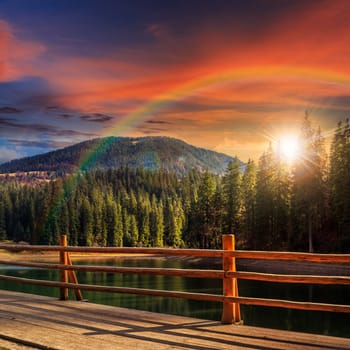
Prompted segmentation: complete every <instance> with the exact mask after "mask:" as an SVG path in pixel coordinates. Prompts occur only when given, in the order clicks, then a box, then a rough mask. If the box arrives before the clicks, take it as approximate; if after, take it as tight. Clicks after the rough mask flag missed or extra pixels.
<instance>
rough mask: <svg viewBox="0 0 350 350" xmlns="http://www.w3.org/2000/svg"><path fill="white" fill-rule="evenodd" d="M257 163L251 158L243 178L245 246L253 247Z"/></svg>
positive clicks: (242, 237) (242, 232)
mask: <svg viewBox="0 0 350 350" xmlns="http://www.w3.org/2000/svg"><path fill="white" fill-rule="evenodd" d="M256 172H257V169H256V165H255V163H254V161H253V160H251V159H249V160H248V163H247V165H246V168H245V172H244V175H243V178H242V225H241V241H242V244H243V247H245V248H251V246H250V242H251V241H252V240H253V236H254V230H255V226H256Z"/></svg>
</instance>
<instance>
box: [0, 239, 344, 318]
mask: <svg viewBox="0 0 350 350" xmlns="http://www.w3.org/2000/svg"><path fill="white" fill-rule="evenodd" d="M60 244H61V245H60V246H35V245H34V246H31V245H8V244H0V249H6V250H8V251H19V250H27V251H42V252H48V251H49V252H59V264H52V263H42V262H21V261H14V260H0V264H2V265H12V266H23V267H33V268H45V269H56V270H59V271H60V281H47V280H36V279H27V278H22V277H14V276H7V275H0V280H4V281H13V282H18V283H27V284H33V285H42V286H48V287H58V288H60V299H61V300H67V299H68V290H69V289H72V290H74V292H75V296H76V299H77V300H82V298H83V297H82V293H81V291H82V290H89V291H98V292H112V293H127V294H139V295H151V296H162V297H174V298H184V299H192V300H201V301H213V302H221V303H223V312H222V322H223V323H238V322H240V321H241V315H240V307H239V306H240V304H248V305H259V306H272V307H282V308H291V309H302V310H318V311H330V312H343V313H350V305H339V304H324V303H313V302H297V301H289V300H277V299H263V298H252V297H240V296H239V295H238V284H237V280H238V279H249V280H258V281H268V282H281V283H282V282H283V283H309V284H340V285H350V276H313V275H312V276H311V275H281V274H267V273H258V272H241V271H236V259H237V258H239V259H265V260H288V261H309V262H318V263H324V262H327V263H350V254H310V253H290V252H267V251H266V252H262V251H240V250H235V240H234V236H233V235H224V236H223V249H222V250H210V249H171V248H126V247H124V248H119V247H106V248H102V247H68V246H67V238H66V236H65V235H63V236H61V242H60ZM77 252H78V253H96V254H101V253H103V254H106V253H109V254H117V253H123V254H137V253H142V254H151V255H166V256H171V255H176V256H187V257H188V256H190V257H210V258H221V259H222V266H223V268H222V269H221V270H200V269H174V268H166V269H165V268H144V267H142V268H137V267H115V266H87V265H72V261H71V257H70V254H69V253H77ZM75 271H89V272H110V273H123V274H152V275H164V276H181V277H191V278H212V279H222V281H223V294H222V295H218V294H205V293H192V292H180V291H167V290H154V289H143V288H130V287H119V286H101V285H87V284H79V283H78V281H77V278H76V275H75ZM69 280H70V282H69Z"/></svg>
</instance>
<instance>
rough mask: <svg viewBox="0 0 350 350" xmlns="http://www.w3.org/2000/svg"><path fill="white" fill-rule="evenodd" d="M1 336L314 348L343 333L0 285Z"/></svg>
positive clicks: (120, 345)
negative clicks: (235, 321)
mask: <svg viewBox="0 0 350 350" xmlns="http://www.w3.org/2000/svg"><path fill="white" fill-rule="evenodd" d="M0 324H1V328H0V347H1V345H2V342H1V340H2V338H1V336H4V337H9V338H10V339H11V341H12V342H16V341H18V342H20V341H23V342H25V343H27V344H32V345H34V347H35V348H37V349H44V348H45V347H46V348H50V349H56V350H58V349H60V350H76V349H79V350H91V349H123V350H135V349H142V350H154V349H157V350H169V349H172V350H203V349H215V350H247V349H266V350H267V349H271V350H272V349H280V350H290V349H293V350H304V349H308V350H320V349H339V350H340V349H342V350H346V349H350V342H349V339H346V338H339V337H330V336H325V335H320V334H306V333H301V332H291V331H281V330H275V329H266V328H259V327H250V326H247V325H222V324H220V323H219V322H217V321H208V320H201V319H196V318H190V317H182V316H174V315H164V314H159V313H152V312H147V311H142V310H129V309H124V308H118V307H112V306H106V305H98V304H92V303H82V302H76V301H65V302H61V301H58V300H57V299H54V298H49V297H44V296H37V295H31V294H23V293H16V292H8V291H2V290H0Z"/></svg>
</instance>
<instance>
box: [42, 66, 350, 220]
mask: <svg viewBox="0 0 350 350" xmlns="http://www.w3.org/2000/svg"><path fill="white" fill-rule="evenodd" d="M268 79H269V80H271V79H273V80H281V79H298V80H303V81H305V82H307V81H309V82H315V81H316V82H320V83H330V84H335V85H337V86H342V87H345V88H347V89H350V75H349V74H345V73H341V72H337V71H332V70H325V69H319V68H314V67H297V66H289V65H288V66H287V65H268V66H253V67H251V66H250V67H243V68H239V69H232V70H226V71H222V72H219V73H213V74H208V75H206V76H204V77H203V76H202V77H199V78H196V79H192V80H190V81H187V82H185V83H183V84H180V85H179V86H177V87H175V88H173V89H171V90H169V91H166V92H164V93H163V94H160V95H158V96H156V97H155V98H153V99H152V100H151V101H149V102H147V103H145V104H144V105H143V106H141V107H139V108H137V109H135V110H134V111H132V112H131V113H129V114H127V115H125V116H124V117H122V118H121V119H119V120H118V122H117V123H116V124H115V125H114V126H112V127H110V128H109V129H108V135H107V134H106V135H105V136H111V135H120V134H121V133H123V132H125V131H126V130H130V129H133V128H134V127H136V126H137V125H138V124H139V123H141V122H142V121H144V120H146V119H147V118H148V117H149V116H150V115H151V114H152V113H154V112H155V111H159V110H161V109H162V108H164V107H165V106H168V105H170V104H174V103H176V102H177V101H181V100H183V99H184V98H186V97H188V96H190V95H191V94H194V93H198V92H199V91H200V90H201V89H205V88H208V87H214V86H220V85H222V84H226V83H233V82H234V83H237V84H238V83H240V82H249V81H252V82H253V81H257V80H268ZM110 142H112V139H108V138H107V139H105V138H102V139H101V142H97V144H96V145H95V146H94V147H91V148H90V149H89V150H88V151H87V152H86V154H84V155H83V156H82V157H81V159H80V160H79V164H78V170H77V173H78V172H80V171H81V170H82V169H84V168H87V167H88V165H89V164H91V163H92V161H93V160H94V159H96V158H97V157H98V156H99V154H101V153H102V152H103V151H104V150H105V149H106V148H108V146H109V144H110ZM74 183H75V181H74V180H72V181H70V182H69V189H68V188H67V189H63V190H62V193H61V194H59V195H57V198H56V200H55V201H54V203H52V207H51V210H50V212H49V214H48V215H47V218H46V219H47V220H49V218H50V217H51V215H53V214H54V213H55V211H56V210H57V208H58V207H59V205H60V203H61V201H62V199H63V196H64V193H67V192H70V191H71V190H72V189H73V188H74Z"/></svg>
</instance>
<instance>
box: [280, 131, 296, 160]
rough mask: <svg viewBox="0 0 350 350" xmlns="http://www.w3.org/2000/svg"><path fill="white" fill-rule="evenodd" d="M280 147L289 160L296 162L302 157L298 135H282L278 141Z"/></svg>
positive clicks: (281, 153) (282, 153) (284, 156)
mask: <svg viewBox="0 0 350 350" xmlns="http://www.w3.org/2000/svg"><path fill="white" fill-rule="evenodd" d="M278 149H279V153H280V155H281V156H282V157H283V158H284V159H285V160H286V161H287V162H294V161H295V160H297V159H298V158H299V157H300V143H299V140H298V137H297V136H296V135H284V136H281V137H280V138H279V141H278Z"/></svg>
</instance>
